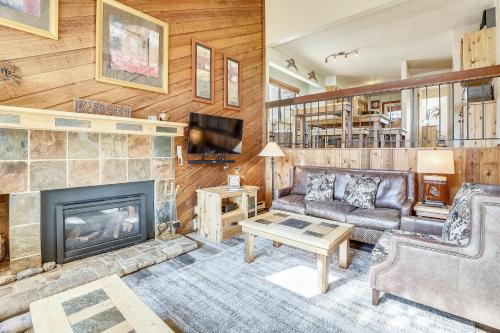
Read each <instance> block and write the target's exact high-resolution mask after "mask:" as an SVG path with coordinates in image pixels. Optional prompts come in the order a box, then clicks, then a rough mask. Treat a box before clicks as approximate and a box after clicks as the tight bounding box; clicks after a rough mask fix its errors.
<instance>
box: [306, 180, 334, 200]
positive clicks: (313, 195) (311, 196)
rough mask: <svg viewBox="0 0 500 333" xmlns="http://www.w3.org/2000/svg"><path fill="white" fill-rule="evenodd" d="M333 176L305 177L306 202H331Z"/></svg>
mask: <svg viewBox="0 0 500 333" xmlns="http://www.w3.org/2000/svg"><path fill="white" fill-rule="evenodd" d="M334 186H335V175H318V174H310V175H308V176H307V187H306V196H305V199H306V200H316V201H318V200H319V201H333V187H334Z"/></svg>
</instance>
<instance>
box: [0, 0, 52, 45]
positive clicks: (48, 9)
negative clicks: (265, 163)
mask: <svg viewBox="0 0 500 333" xmlns="http://www.w3.org/2000/svg"><path fill="white" fill-rule="evenodd" d="M0 24H1V25H5V26H7V27H10V28H14V29H18V30H22V31H25V32H29V33H32V34H35V35H39V36H43V37H47V38H52V39H58V0H22V1H21V0H0Z"/></svg>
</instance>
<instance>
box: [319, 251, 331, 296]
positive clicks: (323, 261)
mask: <svg viewBox="0 0 500 333" xmlns="http://www.w3.org/2000/svg"><path fill="white" fill-rule="evenodd" d="M328 264H329V260H328V256H323V255H321V254H318V289H319V292H320V293H322V294H324V293H326V291H327V290H328Z"/></svg>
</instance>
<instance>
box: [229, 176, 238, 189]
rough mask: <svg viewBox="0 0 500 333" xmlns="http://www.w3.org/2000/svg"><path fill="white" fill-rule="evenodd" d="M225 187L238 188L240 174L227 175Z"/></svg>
mask: <svg viewBox="0 0 500 333" xmlns="http://www.w3.org/2000/svg"><path fill="white" fill-rule="evenodd" d="M227 187H228V188H240V187H241V185H240V175H234V174H232V175H228V176H227Z"/></svg>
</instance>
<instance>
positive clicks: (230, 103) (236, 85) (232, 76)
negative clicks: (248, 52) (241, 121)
mask: <svg viewBox="0 0 500 333" xmlns="http://www.w3.org/2000/svg"><path fill="white" fill-rule="evenodd" d="M224 108H226V109H231V110H236V111H240V109H241V63H240V61H239V60H237V59H235V58H232V57H228V56H224Z"/></svg>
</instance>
